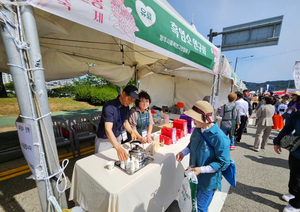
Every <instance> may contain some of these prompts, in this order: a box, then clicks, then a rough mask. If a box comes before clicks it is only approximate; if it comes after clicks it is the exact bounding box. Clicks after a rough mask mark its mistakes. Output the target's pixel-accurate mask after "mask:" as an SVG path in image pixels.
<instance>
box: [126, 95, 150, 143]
mask: <svg viewBox="0 0 300 212" xmlns="http://www.w3.org/2000/svg"><path fill="white" fill-rule="evenodd" d="M150 103H151V97H150V95H149V94H148V93H147V92H146V91H141V92H140V93H139V99H137V100H135V107H133V108H131V110H130V113H129V120H128V121H129V124H130V126H131V128H132V129H133V130H134V132H135V134H136V136H137V138H138V139H139V140H140V141H141V142H142V143H146V142H148V143H151V141H152V138H151V133H152V128H153V125H154V122H153V118H152V114H151V112H150V110H149V104H150Z"/></svg>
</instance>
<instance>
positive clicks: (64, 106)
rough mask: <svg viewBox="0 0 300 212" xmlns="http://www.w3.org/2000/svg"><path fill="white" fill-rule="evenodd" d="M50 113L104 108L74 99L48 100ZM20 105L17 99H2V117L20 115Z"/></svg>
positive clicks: (0, 108) (0, 112)
mask: <svg viewBox="0 0 300 212" xmlns="http://www.w3.org/2000/svg"><path fill="white" fill-rule="evenodd" d="M48 101H49V106H50V111H51V112H58V111H72V110H84V109H95V108H99V107H102V106H93V105H90V104H89V103H87V102H79V101H76V100H74V99H73V98H48ZM19 114H20V110H19V105H18V101H17V98H0V117H1V116H15V115H19Z"/></svg>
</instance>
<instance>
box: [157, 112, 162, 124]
mask: <svg viewBox="0 0 300 212" xmlns="http://www.w3.org/2000/svg"><path fill="white" fill-rule="evenodd" d="M160 123H161V117H160V114H159V113H158V114H157V123H156V124H160Z"/></svg>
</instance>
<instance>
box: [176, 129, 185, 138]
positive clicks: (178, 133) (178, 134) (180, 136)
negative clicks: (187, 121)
mask: <svg viewBox="0 0 300 212" xmlns="http://www.w3.org/2000/svg"><path fill="white" fill-rule="evenodd" d="M176 137H178V138H179V139H180V138H182V137H184V132H183V130H181V129H176Z"/></svg>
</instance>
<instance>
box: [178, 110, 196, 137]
mask: <svg viewBox="0 0 300 212" xmlns="http://www.w3.org/2000/svg"><path fill="white" fill-rule="evenodd" d="M179 119H184V120H186V121H187V128H188V133H193V131H194V129H195V123H194V120H193V119H192V118H191V117H189V116H187V115H184V114H183V115H181V116H180V117H179Z"/></svg>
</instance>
